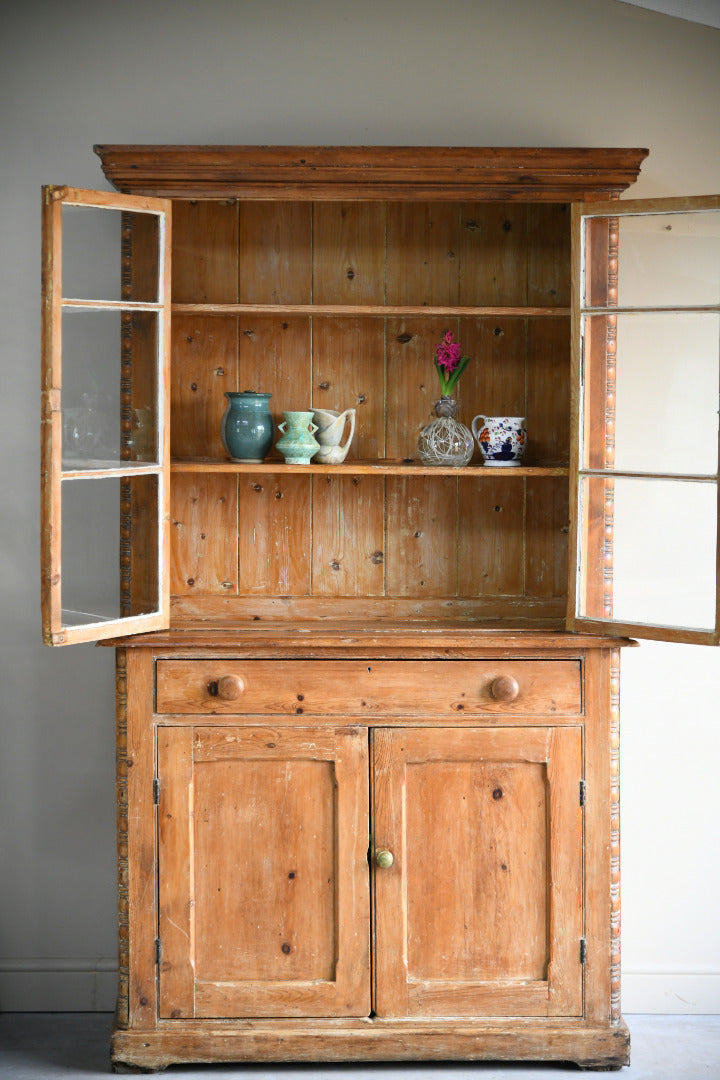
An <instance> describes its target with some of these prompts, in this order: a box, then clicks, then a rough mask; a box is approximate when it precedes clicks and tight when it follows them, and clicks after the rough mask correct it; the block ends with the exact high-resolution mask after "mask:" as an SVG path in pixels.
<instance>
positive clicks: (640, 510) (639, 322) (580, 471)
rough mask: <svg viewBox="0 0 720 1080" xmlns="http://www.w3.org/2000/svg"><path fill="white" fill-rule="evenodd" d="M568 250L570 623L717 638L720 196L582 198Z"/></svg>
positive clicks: (692, 638)
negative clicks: (572, 487) (572, 486)
mask: <svg viewBox="0 0 720 1080" xmlns="http://www.w3.org/2000/svg"><path fill="white" fill-rule="evenodd" d="M573 250H574V256H575V271H576V273H575V274H574V277H575V282H574V287H575V294H574V298H573V357H574V361H573V362H574V368H575V374H576V384H577V385H579V403H578V409H577V425H576V431H575V432H574V435H575V447H574V458H575V462H576V464H577V491H576V496H577V497H576V499H575V500H574V501H575V503H576V506H577V514H576V529H575V543H576V550H577V566H576V569H577V574H576V576H575V575H574V574H572V573H571V582H570V597H569V622H570V624H571V625H575V626H577V627H578V628H580V627H581V626H583V627H585V628H588V629H590V628H593V624H596V625H595V628H596V629H602V628H604V629H605V631H606V632H608V633H614V632H617V633H623V634H627V633H631V634H634V635H636V636H640V637H643V636H645V637H655V638H663V639H667V640H680V641H696V642H707V643H717V642H718V640H719V635H718V629H719V627H718V586H717V579H718V572H717V571H718V406H719V404H720V199H719V198H717V197H712V198H704V199H673V200H661V201H656V202H617V203H603V204H579V205H577V206H576V207H575V208H574V218H573ZM573 578H574V580H573Z"/></svg>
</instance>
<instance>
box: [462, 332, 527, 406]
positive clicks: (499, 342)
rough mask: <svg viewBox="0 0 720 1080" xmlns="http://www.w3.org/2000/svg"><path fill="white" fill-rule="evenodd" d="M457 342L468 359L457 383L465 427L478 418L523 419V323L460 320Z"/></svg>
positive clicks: (524, 362)
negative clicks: (458, 340)
mask: <svg viewBox="0 0 720 1080" xmlns="http://www.w3.org/2000/svg"><path fill="white" fill-rule="evenodd" d="M460 341H461V343H462V346H463V352H464V353H467V354H468V355H469V356H470V357H471V358H472V359H471V361H470V363H469V364H468V366H467V368H466V369H465V372H464V374H463V376H462V378H461V379H460V395H459V397H460V401H461V402H462V411H461V417H460V418H461V419H462V420H463V421H464V422H465V423H467V424H468V426H469V425H470V423H471V422H472V419H473V417H474V416H476V415H478V414H480V415H482V416H525V409H526V401H525V372H526V350H527V342H526V325H525V319H520V318H512V317H505V316H501V317H483V318H478V319H472V318H464V319H461V320H460Z"/></svg>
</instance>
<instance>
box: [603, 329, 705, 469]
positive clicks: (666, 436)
mask: <svg viewBox="0 0 720 1080" xmlns="http://www.w3.org/2000/svg"><path fill="white" fill-rule="evenodd" d="M615 332H616V333H617V342H616V344H617V349H616V353H615V356H616V364H615V390H614V394H613V395H612V397H613V398H614V445H615V455H614V467H615V469H618V470H620V471H633V472H654V473H685V474H693V473H695V474H698V473H700V474H715V473H716V472H717V468H718V403H719V395H720V315H717V314H710V313H684V314H678V313H674V314H662V313H659V312H649V313H638V314H619V315H613V316H607V315H592V316H590V315H588V316H585V365H586V379H585V395H586V408H585V429H584V430H585V454H584V462H585V467H586V468H597V469H604V468H609V467H612V465H613V462H612V461H610V460H608V459H607V445H606V440H607V420H608V411H607V408H606V401H607V398H608V387H607V385H606V383H607V375H606V367H607V355H608V340H609V339H610V340H612V338H613V336H614V334H615ZM610 389H611V388H610Z"/></svg>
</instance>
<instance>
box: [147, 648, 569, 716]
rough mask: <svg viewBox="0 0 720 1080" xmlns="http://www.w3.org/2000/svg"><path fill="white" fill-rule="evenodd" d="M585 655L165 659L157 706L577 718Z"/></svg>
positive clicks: (312, 713)
mask: <svg viewBox="0 0 720 1080" xmlns="http://www.w3.org/2000/svg"><path fill="white" fill-rule="evenodd" d="M581 710H582V683H581V665H580V661H579V660H518V661H514V660H498V661H495V660H413V661H408V660H364V661H363V660H225V659H217V660H158V662H157V712H159V713H216V714H233V713H234V714H258V713H259V714H264V715H273V716H275V715H286V716H287V715H289V714H292V715H294V716H301V715H305V716H324V715H342V716H351V717H355V716H373V715H386V716H407V717H415V718H421V717H422V716H423V715H425V714H427V715H432V716H452V717H455V718H456V719H461V718H462V717H463V716H475V715H478V714H493V713H505V714H509V713H513V714H518V715H532V716H540V715H543V716H548V715H549V716H563V715H577V714H578V713H580V712H581Z"/></svg>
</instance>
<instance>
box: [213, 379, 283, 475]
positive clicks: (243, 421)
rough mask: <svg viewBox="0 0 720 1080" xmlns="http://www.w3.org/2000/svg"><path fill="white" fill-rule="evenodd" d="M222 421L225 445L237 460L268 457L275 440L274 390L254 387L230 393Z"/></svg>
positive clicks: (226, 395)
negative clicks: (263, 391)
mask: <svg viewBox="0 0 720 1080" xmlns="http://www.w3.org/2000/svg"><path fill="white" fill-rule="evenodd" d="M225 397H226V398H227V405H226V407H225V412H224V413H223V418H222V422H221V425H220V437H221V438H222V442H223V446H224V447H225V449H226V451H227V452H228V454H229V456H230V458H231V459H232V460H233V461H239V462H248V463H250V462H259V461H264V460H265V456H266V454H268V452H269V451H270V448H271V446H272V443H273V436H274V427H273V418H272V414H271V413H270V406H269V404H268V402H269V401H270V398H271V397H272V394H256V393H255V392H254V391H252V390H243V391H242V392H236V393H226V394H225Z"/></svg>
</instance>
